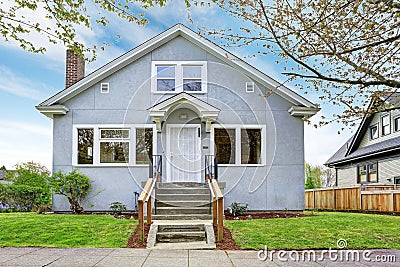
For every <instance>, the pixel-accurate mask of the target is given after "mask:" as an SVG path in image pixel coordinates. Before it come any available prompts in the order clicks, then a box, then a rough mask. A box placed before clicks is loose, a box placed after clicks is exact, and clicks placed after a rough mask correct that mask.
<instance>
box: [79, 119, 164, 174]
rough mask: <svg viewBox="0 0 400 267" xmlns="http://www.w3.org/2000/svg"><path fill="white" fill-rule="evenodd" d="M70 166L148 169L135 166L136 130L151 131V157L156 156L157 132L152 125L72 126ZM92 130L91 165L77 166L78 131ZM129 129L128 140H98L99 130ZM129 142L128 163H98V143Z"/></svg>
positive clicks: (143, 165) (144, 165)
mask: <svg viewBox="0 0 400 267" xmlns="http://www.w3.org/2000/svg"><path fill="white" fill-rule="evenodd" d="M72 128H73V129H72V131H73V133H72V166H74V167H126V166H129V167H146V168H147V167H148V166H149V165H148V164H136V129H137V128H152V129H153V155H156V154H157V131H156V125H153V124H74V125H73V127H72ZM82 128H84V129H89V128H93V130H94V133H93V164H78V149H77V148H78V129H82ZM103 128H107V129H129V131H130V138H129V139H126V138H118V139H109V138H106V139H105V138H102V139H101V138H100V129H103ZM109 140H112V141H116V142H119V141H121V142H126V141H128V142H129V163H100V146H99V144H100V142H105V141H109Z"/></svg>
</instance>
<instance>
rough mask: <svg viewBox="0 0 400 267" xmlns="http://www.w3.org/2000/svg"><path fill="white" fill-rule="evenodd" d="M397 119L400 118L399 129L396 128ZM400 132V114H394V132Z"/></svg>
mask: <svg viewBox="0 0 400 267" xmlns="http://www.w3.org/2000/svg"><path fill="white" fill-rule="evenodd" d="M396 120H399V129H397V130H396ZM397 132H400V115H396V116H393V133H397Z"/></svg>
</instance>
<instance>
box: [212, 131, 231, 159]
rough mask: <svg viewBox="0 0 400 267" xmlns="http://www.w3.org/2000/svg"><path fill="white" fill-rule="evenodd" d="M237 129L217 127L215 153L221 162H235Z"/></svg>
mask: <svg viewBox="0 0 400 267" xmlns="http://www.w3.org/2000/svg"><path fill="white" fill-rule="evenodd" d="M235 138H236V134H235V129H215V130H214V144H215V151H216V153H215V155H216V156H217V159H218V163H220V164H235Z"/></svg>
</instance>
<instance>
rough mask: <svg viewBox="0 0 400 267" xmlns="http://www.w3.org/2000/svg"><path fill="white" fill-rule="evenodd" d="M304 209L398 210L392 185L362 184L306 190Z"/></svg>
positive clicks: (399, 204)
mask: <svg viewBox="0 0 400 267" xmlns="http://www.w3.org/2000/svg"><path fill="white" fill-rule="evenodd" d="M305 209H320V210H365V211H379V212H400V190H398V188H396V187H395V186H394V185H363V186H357V187H331V188H320V189H311V190H306V192H305Z"/></svg>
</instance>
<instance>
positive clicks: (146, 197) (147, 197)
mask: <svg viewBox="0 0 400 267" xmlns="http://www.w3.org/2000/svg"><path fill="white" fill-rule="evenodd" d="M155 184H156V179H155V178H149V179H148V180H147V182H146V185H145V186H144V188H143V191H142V193H141V194H140V196H139V200H138V217H139V218H138V219H139V225H138V228H139V229H138V230H139V241H140V242H144V204H145V203H147V223H148V224H151V223H152V221H151V219H152V218H151V209H152V207H151V194H152V192H153V190H154V185H155Z"/></svg>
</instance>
